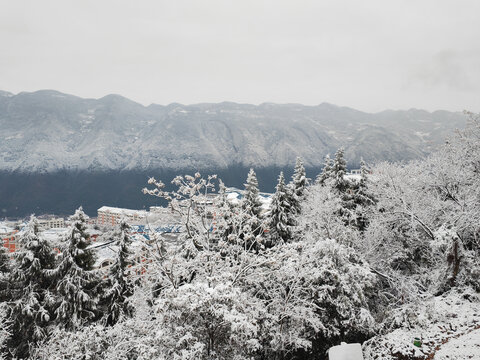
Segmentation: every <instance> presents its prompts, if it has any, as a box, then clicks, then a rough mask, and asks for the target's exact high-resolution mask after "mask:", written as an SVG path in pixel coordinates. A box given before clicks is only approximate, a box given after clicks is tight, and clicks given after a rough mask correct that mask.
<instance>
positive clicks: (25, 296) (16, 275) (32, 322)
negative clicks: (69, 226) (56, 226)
mask: <svg viewBox="0 0 480 360" xmlns="http://www.w3.org/2000/svg"><path fill="white" fill-rule="evenodd" d="M19 248H20V250H19V251H18V252H17V253H15V258H14V264H13V269H12V272H11V278H10V284H11V287H12V294H11V302H10V304H11V305H10V311H9V316H8V317H9V322H10V323H11V327H10V333H11V337H10V338H9V341H8V348H9V350H10V352H12V353H13V354H15V357H17V358H26V357H28V354H29V349H30V347H31V346H32V345H35V344H37V343H39V342H40V341H42V340H43V339H45V338H46V336H47V325H48V324H49V322H50V319H51V318H52V316H51V311H52V306H53V304H54V301H53V297H52V294H51V293H50V291H49V290H48V289H49V288H50V287H51V285H52V279H51V276H50V274H49V273H50V272H51V269H53V268H54V267H55V258H56V254H55V251H54V250H53V248H52V247H51V246H50V244H49V243H48V242H47V240H45V239H44V238H42V237H41V236H39V234H38V221H37V219H36V218H35V217H33V216H32V217H31V218H30V221H29V223H28V224H27V226H26V227H25V229H24V231H23V234H22V236H21V237H20V239H19Z"/></svg>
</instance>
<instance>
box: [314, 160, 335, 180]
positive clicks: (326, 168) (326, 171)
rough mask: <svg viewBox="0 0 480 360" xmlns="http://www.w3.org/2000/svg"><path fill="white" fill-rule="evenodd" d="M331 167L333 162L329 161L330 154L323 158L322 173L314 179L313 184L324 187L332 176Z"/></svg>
mask: <svg viewBox="0 0 480 360" xmlns="http://www.w3.org/2000/svg"><path fill="white" fill-rule="evenodd" d="M332 167H333V160H332V159H330V154H327V155H326V156H325V161H324V165H323V169H322V172H321V173H320V174H318V175H317V178H316V179H315V183H316V184H319V185H324V184H325V181H327V179H329V178H330V176H331V174H332Z"/></svg>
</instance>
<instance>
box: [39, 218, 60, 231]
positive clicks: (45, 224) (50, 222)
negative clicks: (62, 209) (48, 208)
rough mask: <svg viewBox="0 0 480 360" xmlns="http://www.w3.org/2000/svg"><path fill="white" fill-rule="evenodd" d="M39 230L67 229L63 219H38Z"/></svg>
mask: <svg viewBox="0 0 480 360" xmlns="http://www.w3.org/2000/svg"><path fill="white" fill-rule="evenodd" d="M38 225H39V230H49V229H60V228H64V227H65V220H64V219H63V218H55V217H52V218H50V219H38Z"/></svg>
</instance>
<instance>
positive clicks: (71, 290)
mask: <svg viewBox="0 0 480 360" xmlns="http://www.w3.org/2000/svg"><path fill="white" fill-rule="evenodd" d="M87 219H88V216H87V215H86V214H85V213H84V212H83V210H82V208H81V207H80V208H79V209H78V210H77V211H75V214H74V215H73V216H72V217H70V221H71V222H72V224H71V226H70V228H69V231H68V234H67V235H66V237H65V239H64V242H65V243H64V248H63V249H62V250H63V251H62V259H61V261H60V264H59V265H58V266H57V267H56V268H55V270H54V271H52V275H53V276H55V279H56V280H57V281H58V284H57V287H56V295H57V297H58V299H59V305H58V307H57V308H56V310H55V314H56V319H57V323H58V324H59V325H60V326H63V327H65V328H66V329H76V328H78V327H79V326H81V325H82V324H83V323H84V322H87V321H90V320H92V319H94V318H95V317H96V310H97V302H98V296H99V292H100V283H101V282H100V277H99V275H98V273H97V272H96V271H93V265H94V263H95V256H94V253H93V251H92V250H90V249H88V247H89V246H90V236H89V235H88V234H87V232H86V229H87V226H86V224H87Z"/></svg>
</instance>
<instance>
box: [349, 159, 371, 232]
mask: <svg viewBox="0 0 480 360" xmlns="http://www.w3.org/2000/svg"><path fill="white" fill-rule="evenodd" d="M369 173H370V171H369V169H368V167H367V164H366V163H365V161H364V160H363V159H361V161H360V180H359V181H358V183H357V184H356V186H355V190H354V193H353V203H354V204H353V206H355V212H356V221H355V223H356V227H357V228H358V229H359V230H361V231H363V230H365V228H366V227H367V225H368V218H367V215H366V208H367V207H368V206H370V205H373V204H374V203H375V197H374V196H373V194H372V193H371V192H370V191H369V190H368V174H369Z"/></svg>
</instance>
